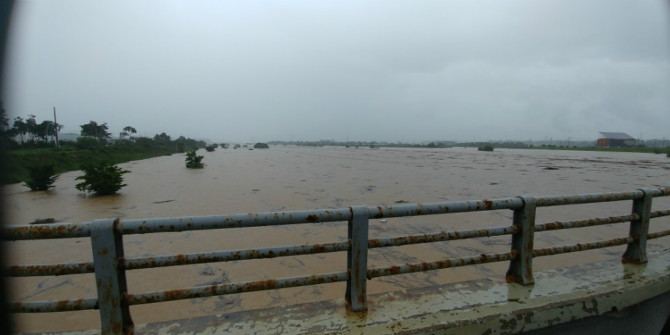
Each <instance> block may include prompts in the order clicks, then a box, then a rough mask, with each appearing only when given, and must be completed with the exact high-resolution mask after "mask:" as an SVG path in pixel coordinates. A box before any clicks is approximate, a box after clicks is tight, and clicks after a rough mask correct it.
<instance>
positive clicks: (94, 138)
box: [0, 109, 206, 185]
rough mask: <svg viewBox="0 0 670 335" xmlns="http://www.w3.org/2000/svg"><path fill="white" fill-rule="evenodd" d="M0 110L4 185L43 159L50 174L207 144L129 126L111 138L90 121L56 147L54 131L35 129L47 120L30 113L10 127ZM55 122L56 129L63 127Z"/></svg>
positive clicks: (102, 127) (17, 179)
mask: <svg viewBox="0 0 670 335" xmlns="http://www.w3.org/2000/svg"><path fill="white" fill-rule="evenodd" d="M0 112H2V115H1V117H2V118H1V120H0V121H2V123H1V124H0V126H1V127H0V128H1V130H2V131H1V132H0V135H2V136H1V137H0V140H1V141H2V146H3V147H4V148H6V149H8V150H6V156H5V157H3V158H4V159H3V163H4V165H5V169H6V170H5V171H7V173H3V174H2V176H1V177H2V184H3V185H4V184H12V183H19V182H27V181H28V180H32V177H31V172H30V169H31V168H33V167H36V166H40V165H43V164H44V162H49V163H50V164H52V165H53V174H60V173H63V172H67V171H74V170H79V169H80V166H81V163H82V162H84V163H86V164H99V163H102V162H109V163H113V164H118V163H124V162H129V161H133V160H139V159H147V158H151V157H156V156H164V155H171V154H173V153H175V152H184V151H187V150H193V149H198V148H203V147H205V144H206V143H205V142H204V141H197V140H194V139H190V138H185V137H184V136H180V137H179V138H178V139H176V140H174V141H173V140H171V138H170V136H169V135H167V134H165V133H161V134H157V135H156V136H154V138H147V137H133V136H132V135H131V134H136V133H137V130H136V129H135V128H133V127H131V126H126V127H125V128H124V132H125V133H126V134H127V135H123V136H121V137H120V138H119V139H118V140H115V141H112V140H110V139H109V136H110V133H109V132H108V127H107V124H106V123H102V124H99V123H98V122H95V121H91V122H89V123H88V124H85V125H81V126H80V127H81V128H82V134H84V135H86V136H82V137H79V138H77V140H76V141H60V143H59V144H60V145H59V146H60V147H59V148H56V147H55V143H54V142H53V141H49V139H50V138H53V137H55V133H49V132H45V133H43V134H47V135H46V136H43V135H40V133H38V130H37V129H40V128H39V127H36V125H40V124H47V125H48V124H49V123H48V122H46V123H45V122H42V123H38V122H37V121H36V120H35V117H34V116H32V115H31V116H29V117H28V119H26V120H24V119H22V118H16V119H15V120H14V127H13V128H9V120H7V118H6V116H5V113H4V109H0ZM57 126H58V128H59V129H60V127H62V125H57ZM17 127H18V128H17ZM51 127H52V128H50V129H55V126H54V124H53V122H52V123H51ZM45 129H46V128H45ZM45 131H46V130H45ZM50 134H51V135H50ZM52 135H53V136H52ZM26 185H28V184H27V183H26Z"/></svg>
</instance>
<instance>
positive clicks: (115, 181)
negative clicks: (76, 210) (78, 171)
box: [75, 163, 130, 195]
mask: <svg viewBox="0 0 670 335" xmlns="http://www.w3.org/2000/svg"><path fill="white" fill-rule="evenodd" d="M82 170H83V171H84V175H83V176H79V177H77V178H75V180H83V181H82V182H81V183H78V184H77V185H76V186H75V187H76V188H77V189H78V190H80V191H83V192H93V193H95V194H97V195H110V194H115V193H116V192H117V191H118V190H119V189H121V188H122V187H124V186H126V184H124V183H123V175H124V174H126V173H130V171H128V170H124V169H121V168H120V167H118V166H116V165H114V164H111V163H99V164H95V165H93V164H90V165H84V166H82Z"/></svg>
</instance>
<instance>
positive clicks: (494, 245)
mask: <svg viewBox="0 0 670 335" xmlns="http://www.w3.org/2000/svg"><path fill="white" fill-rule="evenodd" d="M200 154H203V155H204V156H205V159H204V162H205V163H206V164H207V165H206V167H205V168H204V169H202V170H189V169H186V168H185V167H184V156H183V155H182V154H175V155H173V156H165V157H158V158H154V159H148V160H143V161H136V162H130V163H125V164H121V165H120V166H121V167H122V168H125V169H128V170H130V171H131V173H130V174H127V175H125V182H126V183H127V184H128V186H127V187H125V188H123V189H122V190H121V192H120V194H119V195H115V196H106V197H96V196H87V195H85V194H83V193H80V192H78V191H77V190H75V188H74V185H75V181H74V178H75V177H76V176H79V175H81V173H80V172H69V173H65V174H63V175H61V177H60V179H59V180H58V182H57V183H56V188H55V189H54V190H52V191H49V192H29V191H28V189H27V188H25V187H23V186H21V185H18V184H16V185H8V186H5V187H3V192H4V194H5V199H6V204H7V206H8V211H9V214H10V219H9V220H8V223H9V224H28V223H30V222H33V221H34V220H36V219H45V218H54V219H56V220H58V221H64V222H82V221H89V220H93V219H97V218H105V217H119V218H121V219H124V218H146V217H171V216H188V215H213V214H235V213H253V212H266V211H287V210H305V209H316V208H340V207H348V206H353V205H370V206H374V205H393V204H396V203H405V202H409V203H417V202H440V201H457V200H473V199H485V198H489V199H490V198H496V197H509V196H516V195H522V194H531V195H561V194H578V193H595V192H612V191H630V190H634V189H637V188H641V187H647V186H670V185H669V184H670V159H668V158H667V157H665V156H663V155H653V154H635V153H605V152H574V151H542V150H511V149H510V150H504V149H496V151H494V152H478V151H476V149H474V150H473V149H463V148H451V149H376V150H371V149H368V148H358V149H356V148H341V147H339V148H336V147H321V148H299V147H282V146H278V147H272V148H270V149H268V150H253V151H250V150H241V149H238V150H233V149H228V150H223V149H218V150H217V151H215V152H212V153H207V152H201V153H200ZM669 208H670V199H668V197H666V198H657V199H656V201H655V202H654V206H653V209H669ZM630 210H631V202H630V201H628V202H612V203H606V204H600V205H573V206H563V207H551V208H540V209H539V210H538V213H537V223H544V222H550V221H555V220H571V219H585V218H592V217H601V216H613V215H626V214H629V213H630ZM511 219H512V211H509V210H502V211H491V212H479V213H463V214H450V215H439V216H422V217H416V218H396V219H388V220H371V221H370V238H378V237H390V236H400V235H406V234H419V233H429V232H439V231H450V230H457V229H473V228H483V227H499V226H508V225H510V224H511ZM651 227H652V228H651V231H659V230H664V229H670V219H668V218H667V217H666V218H659V219H654V220H652V225H651ZM627 234H628V224H612V225H605V226H601V227H594V228H582V229H579V230H566V231H554V232H538V233H536V234H535V238H536V241H535V247H536V248H544V247H552V246H559V245H563V244H573V243H580V242H591V241H598V240H604V239H610V238H616V237H624V236H627ZM346 236H347V225H346V222H342V223H317V224H304V225H293V226H279V227H264V228H248V229H229V230H225V231H224V230H217V231H194V232H183V233H159V234H147V235H132V236H126V237H124V247H125V252H126V256H128V257H136V256H150V255H165V254H176V253H188V252H206V251H216V250H232V249H247V248H251V247H272V246H282V245H291V244H303V243H306V242H310V243H323V242H335V241H344V240H346ZM510 241H511V238H510V237H509V236H500V237H494V238H480V239H473V240H464V241H450V242H438V243H431V244H423V245H413V246H403V247H391V248H381V249H374V250H370V253H369V260H368V266H370V267H375V266H384V265H392V264H404V263H406V262H418V261H434V260H440V259H445V258H450V257H459V256H472V255H478V254H480V253H482V252H505V251H509V248H510ZM667 245H668V242H667V237H666V238H661V239H657V240H652V241H649V244H648V248H649V250H650V251H654V250H661V249H662V248H664V247H667ZM7 246H8V250H9V260H8V263H9V264H12V265H13V264H37V263H58V262H75V261H90V260H91V259H92V256H91V248H90V242H89V240H88V239H64V240H42V241H15V242H7ZM624 249H625V246H620V247H612V248H606V249H600V250H596V251H588V252H580V253H578V254H574V253H573V254H565V255H558V256H550V257H541V258H537V259H535V260H534V268H535V269H536V270H541V269H551V268H556V267H563V266H571V265H575V264H579V263H590V262H599V261H604V260H612V259H619V258H620V257H621V254H622V253H623V251H624ZM345 268H346V259H345V253H344V252H339V253H332V254H320V255H305V256H296V257H286V258H277V259H264V260H251V261H234V262H227V263H212V264H202V265H193V266H176V267H168V268H158V269H145V270H133V271H129V272H128V273H127V276H128V287H129V290H130V292H145V291H155V290H166V289H178V288H187V287H191V286H197V285H207V284H215V283H217V284H218V283H225V282H236V281H248V280H264V279H270V278H276V277H287V276H298V275H309V274H316V273H322V272H338V271H343V270H344V269H345ZM506 269H507V263H495V264H488V265H478V266H470V267H464V268H455V269H446V270H438V271H430V272H425V273H415V274H407V275H399V276H391V277H383V278H376V279H374V280H370V281H369V282H368V292H369V293H370V294H378V293H384V292H393V291H397V290H404V289H412V288H421V287H427V286H431V285H444V284H448V283H455V282H461V281H465V280H477V279H489V280H494V281H499V282H504V276H505V271H506ZM10 284H11V287H12V290H11V294H12V296H13V299H14V300H27V301H33V300H51V299H72V298H89V297H95V295H96V293H95V280H94V278H93V275H92V274H86V275H68V276H59V277H32V278H16V279H12V280H11V281H10ZM344 287H345V285H344V283H336V284H325V285H315V286H309V287H301V288H290V289H281V290H275V291H267V292H254V293H245V294H238V295H229V296H221V297H213V298H202V299H192V300H184V301H175V302H167V303H159V304H150V305H142V306H133V307H131V313H132V316H133V320H134V321H135V323H137V324H139V323H147V322H160V321H166V320H174V319H181V318H187V317H198V316H206V315H211V314H215V313H226V312H231V313H232V312H239V311H245V310H252V309H260V308H269V307H273V306H282V305H290V304H295V303H308V302H314V301H323V300H329V299H335V298H341V297H342V296H344V290H345V288H344ZM16 322H17V328H18V330H19V331H26V332H33V331H48V330H50V331H63V330H78V329H91V328H96V327H99V321H98V311H85V312H62V313H49V314H17V315H16Z"/></svg>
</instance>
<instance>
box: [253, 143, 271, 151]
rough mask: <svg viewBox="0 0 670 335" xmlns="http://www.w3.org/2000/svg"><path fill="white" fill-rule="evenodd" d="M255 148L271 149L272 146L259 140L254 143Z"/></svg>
mask: <svg viewBox="0 0 670 335" xmlns="http://www.w3.org/2000/svg"><path fill="white" fill-rule="evenodd" d="M254 148H255V149H269V148H270V146H269V145H268V144H267V143H261V142H258V143H256V144H254Z"/></svg>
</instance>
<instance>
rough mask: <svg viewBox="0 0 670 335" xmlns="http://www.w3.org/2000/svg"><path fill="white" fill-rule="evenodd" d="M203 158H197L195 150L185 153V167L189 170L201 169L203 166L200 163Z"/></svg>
mask: <svg viewBox="0 0 670 335" xmlns="http://www.w3.org/2000/svg"><path fill="white" fill-rule="evenodd" d="M203 158H204V156H198V155H197V154H196V153H195V150H191V151H188V152H186V167H187V168H189V169H202V168H203V167H205V164H203V163H202V159H203Z"/></svg>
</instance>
